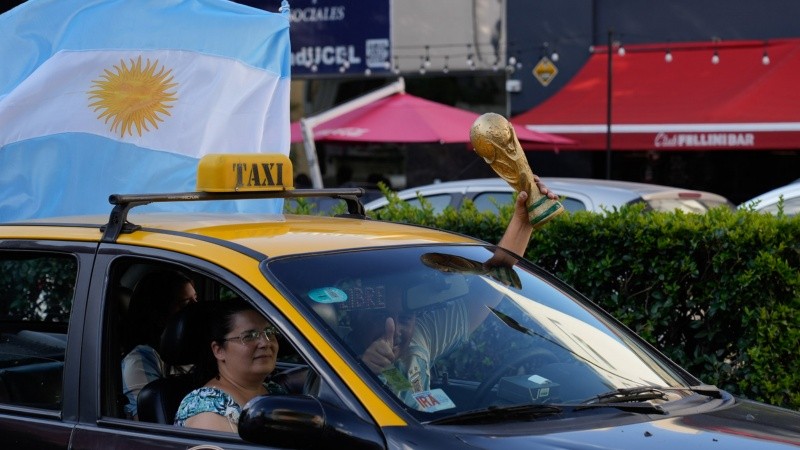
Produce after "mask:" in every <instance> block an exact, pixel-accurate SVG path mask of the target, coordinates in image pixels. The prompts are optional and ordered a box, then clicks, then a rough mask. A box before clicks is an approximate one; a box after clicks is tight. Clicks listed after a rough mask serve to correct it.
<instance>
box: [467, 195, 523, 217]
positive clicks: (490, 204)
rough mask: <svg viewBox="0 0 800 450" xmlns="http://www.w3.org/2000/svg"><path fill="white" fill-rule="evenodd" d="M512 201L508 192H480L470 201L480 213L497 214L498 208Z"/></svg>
mask: <svg viewBox="0 0 800 450" xmlns="http://www.w3.org/2000/svg"><path fill="white" fill-rule="evenodd" d="M513 200H514V197H513V195H512V194H511V193H510V192H481V193H480V194H478V195H476V196H475V198H474V199H473V200H472V202H473V203H475V208H477V209H478V211H480V212H487V211H488V212H492V213H495V214H497V213H498V212H499V209H498V206H500V205H507V204H509V203H511V202H512V201H513Z"/></svg>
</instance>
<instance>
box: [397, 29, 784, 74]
mask: <svg viewBox="0 0 800 450" xmlns="http://www.w3.org/2000/svg"><path fill="white" fill-rule="evenodd" d="M626 36H627V37H630V38H636V37H637V36H636V35H626V34H624V33H619V34H615V35H614V41H613V42H612V47H613V48H614V49H615V52H616V55H617V56H619V57H624V56H625V55H626V54H627V53H628V52H629V51H634V52H654V51H657V52H663V53H664V61H665V62H666V63H670V62H673V61H674V60H675V58H676V54H677V53H680V52H682V51H688V50H692V51H696V50H708V51H709V52H710V55H709V61H710V62H711V64H719V63H720V60H721V55H720V53H721V51H722V50H724V49H725V48H726V47H729V46H736V47H742V46H754V45H759V46H762V47H763V52H762V53H761V58H760V62H761V64H763V65H769V64H770V63H771V58H770V56H769V50H768V47H769V41H768V40H764V41H763V42H761V43H755V41H748V42H747V43H743V42H742V41H730V42H725V41H723V40H722V39H721V38H719V37H717V36H713V37H712V38H711V39H709V40H708V42H697V41H692V42H666V43H654V44H642V43H635V44H631V45H625V43H624V41H623V40H624V38H625V37H626ZM640 38H641V37H640ZM637 40H638V41H639V42H641V39H637ZM585 42H586V40H585V39H578V38H569V39H563V38H562V39H554V40H552V41H543V42H541V43H538V44H530V43H528V44H526V45H519V44H516V43H514V42H509V43H508V44H507V46H506V47H505V48H503V46H501V45H498V44H497V43H496V42H491V43H490V42H485V43H440V44H425V45H403V46H394V47H393V54H392V63H391V70H392V71H393V72H394V73H395V74H400V73H401V71H402V72H410V71H412V69H409V67H410V66H411V65H413V63H408V62H409V61H418V62H419V65H418V66H417V67H418V69H417V71H418V72H419V74H421V75H425V74H427V73H429V72H431V71H434V70H435V71H438V72H441V73H444V74H447V73H449V72H450V71H452V70H453V69H454V67H460V68H461V70H464V69H466V70H471V71H474V70H479V69H480V70H492V71H499V70H501V69H503V70H505V71H506V72H509V73H513V72H515V71H517V70H520V69H522V68H523V67H524V66H526V65H530V66H533V65H535V64H537V62H538V61H539V60H541V59H542V58H545V57H546V58H548V59H549V60H550V61H552V62H553V63H556V62H558V61H559V60H560V59H561V57H562V54H561V53H560V51H559V50H560V48H566V47H574V46H575V45H576V44H580V43H585ZM651 42H652V41H651ZM606 51H607V46H606V45H590V46H589V47H588V52H589V53H605V52H606ZM487 55H488V56H487ZM401 69H402V70H401Z"/></svg>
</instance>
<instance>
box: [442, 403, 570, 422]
mask: <svg viewBox="0 0 800 450" xmlns="http://www.w3.org/2000/svg"><path fill="white" fill-rule="evenodd" d="M561 411H562V409H561V408H560V407H558V406H555V405H514V406H490V407H488V408H485V409H477V410H472V411H466V412H463V413H460V414H456V415H453V416H448V417H443V418H441V419H436V420H432V421H430V422H429V423H430V424H433V425H471V424H478V423H494V422H501V421H504V420H536V419H539V418H542V417H545V416H551V415H555V414H560V413H561Z"/></svg>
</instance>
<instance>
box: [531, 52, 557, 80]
mask: <svg viewBox="0 0 800 450" xmlns="http://www.w3.org/2000/svg"><path fill="white" fill-rule="evenodd" d="M556 75H558V68H557V67H556V65H555V64H553V61H550V58H548V57H547V56H543V57H542V59H540V60H539V62H538V63H536V67H534V68H533V76H534V77H535V78H536V79H537V80H539V83H541V84H542V86H547V85H548V84H550V82H551V81H553V78H555V77H556Z"/></svg>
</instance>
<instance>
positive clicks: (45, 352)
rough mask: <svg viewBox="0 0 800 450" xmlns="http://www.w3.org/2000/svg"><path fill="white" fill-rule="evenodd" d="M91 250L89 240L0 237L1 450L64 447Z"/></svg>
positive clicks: (74, 400) (73, 413)
mask: <svg viewBox="0 0 800 450" xmlns="http://www.w3.org/2000/svg"><path fill="white" fill-rule="evenodd" d="M94 250H95V245H94V244H90V243H74V242H72V243H67V242H58V241H45V240H22V239H14V240H3V239H0V436H2V446H3V447H4V448H14V449H66V448H68V445H69V442H70V439H71V435H72V431H73V428H74V426H75V423H76V421H77V412H78V408H79V406H78V401H79V398H78V396H77V395H76V390H75V389H71V388H70V387H71V386H76V385H77V381H78V377H79V369H80V353H81V352H80V344H81V340H82V335H83V317H84V311H85V301H86V293H87V291H88V286H89V276H90V274H91V267H92V259H93V256H94Z"/></svg>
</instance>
